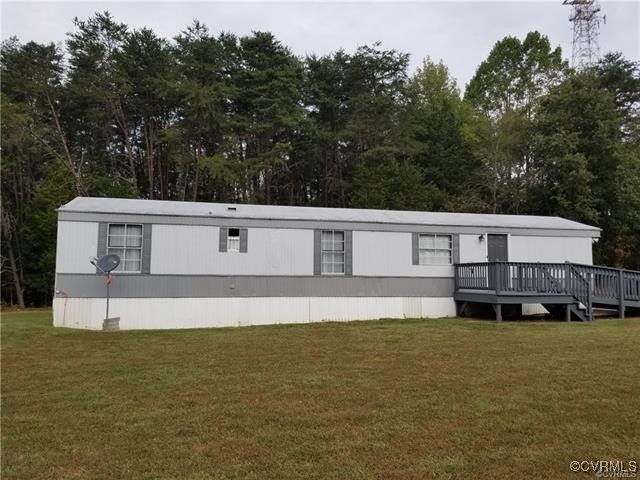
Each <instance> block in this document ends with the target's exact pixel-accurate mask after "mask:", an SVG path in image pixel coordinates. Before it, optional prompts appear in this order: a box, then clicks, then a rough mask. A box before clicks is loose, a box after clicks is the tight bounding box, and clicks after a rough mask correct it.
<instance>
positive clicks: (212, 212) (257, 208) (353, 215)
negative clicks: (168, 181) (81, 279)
mask: <svg viewBox="0 0 640 480" xmlns="http://www.w3.org/2000/svg"><path fill="white" fill-rule="evenodd" d="M59 211H60V212H78V213H79V212H83V213H111V214H112V213H122V214H138V215H171V216H188V217H212V218H247V219H263V220H311V221H332V222H365V223H389V224H404V225H407V224H408V225H447V226H465V227H485V228H533V229H552V230H581V231H585V230H588V231H593V232H594V234H595V235H594V236H599V231H600V229H599V228H597V227H593V226H591V225H586V224H583V223H578V222H574V221H572V220H567V219H565V218H561V217H542V216H534V215H496V214H486V213H446V212H411V211H399V210H369V209H355V208H320V207H290V206H278V205H245V204H235V203H204V202H174V201H166V200H139V199H125V198H97V197H76V198H75V199H73V200H72V201H70V202H69V203H67V204H66V205H63V206H62V207H60V209H59Z"/></svg>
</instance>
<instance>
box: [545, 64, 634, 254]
mask: <svg viewBox="0 0 640 480" xmlns="http://www.w3.org/2000/svg"><path fill="white" fill-rule="evenodd" d="M621 127H622V116H621V115H620V112H619V111H618V109H617V108H616V104H615V99H614V97H613V95H611V94H610V93H609V92H607V91H605V90H604V89H602V88H600V87H599V84H598V79H597V77H596V75H595V74H594V72H592V71H586V72H584V73H579V74H575V75H573V76H571V77H569V78H567V80H566V81H565V82H563V83H562V84H561V85H559V86H558V87H556V88H555V89H553V90H552V91H551V93H550V94H549V95H548V96H547V97H546V98H545V99H544V100H543V101H542V103H541V106H540V109H539V112H538V115H537V117H536V121H535V137H534V141H533V149H534V156H535V167H534V171H535V178H536V181H537V186H536V197H535V198H536V202H537V203H536V206H537V209H538V211H540V213H543V214H547V215H562V216H565V217H568V218H571V219H574V220H578V221H583V222H586V223H592V224H596V225H598V226H600V227H601V228H603V233H602V239H601V241H600V242H599V243H598V246H597V249H596V254H597V259H599V260H600V261H615V258H614V255H613V250H614V248H613V243H615V240H614V238H613V237H612V235H613V232H614V230H615V229H614V228H613V227H614V225H613V222H614V218H615V217H616V216H617V215H619V212H617V211H616V210H617V208H625V207H624V206H623V205H620V204H619V202H618V201H617V195H618V180H619V172H620V168H621V160H622V157H621V155H622V154H623V151H624V150H625V149H624V145H623V143H622V138H621V137H622V128H621Z"/></svg>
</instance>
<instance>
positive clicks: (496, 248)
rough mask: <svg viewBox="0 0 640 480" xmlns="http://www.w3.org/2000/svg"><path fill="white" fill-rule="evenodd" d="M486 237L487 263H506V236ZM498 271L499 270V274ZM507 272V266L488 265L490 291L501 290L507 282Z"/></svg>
mask: <svg viewBox="0 0 640 480" xmlns="http://www.w3.org/2000/svg"><path fill="white" fill-rule="evenodd" d="M487 237H488V238H487V260H488V261H489V262H508V261H509V247H508V241H507V235H503V234H500V235H498V234H493V233H490V234H489V235H487ZM498 269H499V270H500V271H499V272H498ZM508 271H509V267H508V266H507V265H489V288H490V289H491V290H502V289H503V288H504V286H505V285H506V283H505V282H508V277H509V275H508ZM498 283H500V285H498Z"/></svg>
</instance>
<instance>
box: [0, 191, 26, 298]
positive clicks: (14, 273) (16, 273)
mask: <svg viewBox="0 0 640 480" xmlns="http://www.w3.org/2000/svg"><path fill="white" fill-rule="evenodd" d="M0 210H2V217H1V218H2V222H1V224H2V234H3V235H4V237H5V239H6V245H7V255H8V257H9V267H10V268H11V277H12V279H13V288H14V290H15V292H16V300H17V301H18V305H19V306H20V307H22V308H24V286H23V284H22V276H21V275H20V269H19V266H18V262H17V261H16V256H15V253H14V250H13V236H14V235H13V234H14V233H15V221H14V219H13V218H11V217H10V216H9V212H7V209H6V208H5V207H4V203H2V204H0Z"/></svg>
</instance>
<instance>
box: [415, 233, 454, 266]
mask: <svg viewBox="0 0 640 480" xmlns="http://www.w3.org/2000/svg"><path fill="white" fill-rule="evenodd" d="M419 259H420V265H451V264H452V263H453V239H452V237H451V235H431V234H420V242H419Z"/></svg>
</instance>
